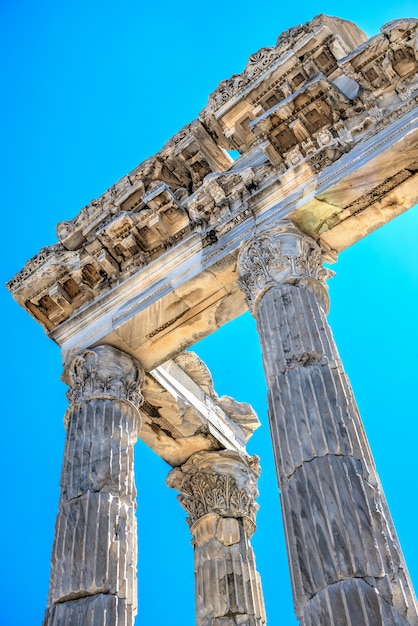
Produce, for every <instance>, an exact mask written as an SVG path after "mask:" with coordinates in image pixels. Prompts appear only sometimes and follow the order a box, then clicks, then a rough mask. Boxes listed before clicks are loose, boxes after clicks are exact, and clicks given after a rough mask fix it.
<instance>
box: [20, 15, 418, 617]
mask: <svg viewBox="0 0 418 626" xmlns="http://www.w3.org/2000/svg"><path fill="white" fill-rule="evenodd" d="M417 38H418V21H417V20H416V19H412V18H411V19H400V20H396V21H393V22H391V23H389V24H387V25H385V26H383V27H382V29H381V32H380V33H379V34H378V35H376V36H375V37H372V38H371V39H367V37H366V36H365V34H364V33H363V32H362V31H361V30H359V28H358V27H357V26H356V25H355V24H352V23H350V22H347V21H345V20H341V19H339V18H333V17H327V16H324V15H319V16H317V17H315V18H314V19H313V20H312V21H311V22H309V23H307V24H304V25H301V26H297V27H295V28H292V29H290V30H288V31H286V32H284V33H282V34H281V35H280V36H279V38H278V40H277V43H276V45H275V46H271V47H269V48H263V49H261V50H259V51H258V52H256V53H254V54H253V55H251V57H250V58H249V59H248V62H247V65H246V67H245V69H244V71H243V72H242V73H241V74H236V75H234V76H232V77H231V78H230V79H228V80H225V81H223V82H222V83H221V84H220V85H219V87H218V88H217V89H216V90H215V91H214V93H212V94H211V95H210V97H209V101H208V104H207V105H206V107H205V108H204V110H203V111H201V113H200V114H199V116H198V119H196V120H193V121H192V122H191V123H190V124H188V125H186V126H185V127H184V128H182V129H181V130H180V131H179V132H178V133H177V134H176V135H174V137H172V138H171V139H170V140H169V141H168V142H167V143H166V144H165V145H164V146H163V148H162V149H161V150H160V151H159V152H158V153H157V154H155V155H153V156H151V157H150V158H149V159H147V160H146V161H144V162H143V163H141V164H139V165H138V167H137V168H135V169H134V170H133V171H132V172H130V173H129V174H128V175H126V176H124V177H123V178H122V179H121V180H119V181H117V182H116V183H115V184H114V185H112V186H111V187H110V189H108V190H107V191H106V192H105V193H104V194H103V195H102V196H100V197H99V198H98V199H97V200H94V201H92V202H91V203H90V204H89V205H88V206H86V207H84V208H83V209H82V210H81V211H80V212H79V213H78V215H76V216H75V217H74V218H73V219H71V220H67V221H64V222H61V223H60V224H58V228H57V234H58V242H57V243H55V244H53V245H50V246H47V247H45V248H43V249H42V250H41V251H40V252H39V253H38V254H37V255H36V256H35V257H34V258H33V259H31V260H30V261H28V263H27V264H26V265H25V267H24V268H23V269H22V270H21V271H20V272H18V274H16V276H15V277H14V278H12V280H11V281H10V282H9V283H8V288H9V290H10V292H11V293H12V295H13V297H14V298H15V299H16V300H17V302H18V303H19V304H20V305H21V306H22V307H23V308H24V309H25V310H26V311H27V312H28V313H29V314H30V315H32V316H33V317H34V318H35V319H36V320H37V321H38V322H39V323H40V324H41V325H42V327H43V328H44V329H45V331H46V332H47V333H48V335H49V337H51V339H53V340H54V341H56V342H57V343H58V344H59V345H60V347H61V349H62V354H63V361H64V362H65V363H66V374H65V380H66V382H68V383H69V385H70V388H71V389H70V395H69V399H70V403H71V406H70V409H69V412H68V414H67V445H66V451H65V458H64V466H63V473H62V480H61V487H62V492H61V501H60V509H59V513H58V518H57V526H56V537H55V544H54V551H53V556H52V570H51V588H50V597H49V608H48V609H47V613H46V617H45V624H46V625H47V626H57V625H58V624H59V625H61V624H62V625H64V624H71V625H73V624H74V625H75V624H81V623H83V624H91V625H93V624H94V625H96V624H97V625H99V626H100V625H102V624H103V626H104V625H106V626H107V625H109V626H113V625H118V626H121V625H125V624H126V625H128V624H131V623H132V620H133V615H134V613H135V606H136V591H135V577H136V574H135V570H136V539H135V536H136V531H135V519H134V509H135V491H134V485H133V443H134V441H135V438H136V437H137V436H139V437H141V438H142V439H143V440H144V441H145V442H146V443H147V444H148V445H149V446H150V447H151V448H153V449H154V450H155V451H156V452H157V454H159V455H160V456H161V457H162V458H163V459H165V460H166V461H167V462H168V463H169V464H170V465H171V466H172V467H173V468H175V469H174V470H173V471H174V473H173V474H171V475H170V476H171V478H170V479H169V481H170V484H172V486H174V487H175V488H176V489H178V490H179V492H180V494H181V496H180V497H181V502H182V504H183V505H185V504H186V501H187V503H188V504H187V506H190V502H191V501H193V498H195V495H193V497H192V495H191V494H188V496H190V498H192V500H187V498H186V495H185V490H186V491H187V489H188V488H189V487H188V485H189V486H190V484H191V483H190V481H191V480H192V479H191V476H192V475H193V476H200V475H201V473H202V471H203V470H202V469H201V467H203V466H204V468H205V470H204V473H205V476H206V480H207V481H209V482H208V483H207V484H206V483H204V481H203V482H202V489H203V493H204V494H205V498H206V499H207V498H208V497H209V495H210V493H211V490H210V487H209V486H208V485H209V483H210V484H212V483H211V481H212V482H213V481H215V482H218V481H222V480H226V478H228V480H229V479H231V480H233V481H235V483H234V484H237V476H238V474H239V473H240V472H239V471H238V469H237V468H241V469H242V467H243V466H245V467H246V468H247V471H248V472H249V474H248V476H252V478H251V480H250V479H249V483H248V484H251V485H253V486H252V487H251V490H250V491H251V496H250V495H249V493H247V492H246V491H245V490H246V489H247V487H248V484H247V487H245V489H243V493H244V492H245V493H247V496H248V497H249V498H250V500H251V502H253V501H254V498H255V491H254V490H255V486H254V485H255V482H254V481H255V478H256V474H257V472H255V470H254V467H253V466H252V465H251V463H252V462H251V461H250V460H249V458H248V455H247V453H246V449H245V444H246V441H247V440H248V438H249V437H250V436H251V433H252V432H253V430H254V429H255V428H256V427H257V425H258V421H257V418H256V416H255V414H254V412H253V411H252V409H251V407H249V406H248V405H245V404H241V403H237V402H235V401H234V400H232V399H231V398H227V397H223V398H218V396H217V395H216V393H215V392H214V390H213V386H212V383H211V380H210V375H209V373H208V372H207V370H206V369H205V367H204V366H203V364H201V362H199V361H198V359H196V357H194V356H193V355H188V356H187V355H185V353H184V349H185V348H187V347H190V346H192V345H193V344H194V343H195V342H196V341H197V340H199V339H201V338H203V337H205V336H207V335H208V334H210V333H212V332H213V331H215V330H216V329H217V328H219V327H220V326H222V325H223V324H224V323H226V322H228V321H229V320H232V319H234V318H235V317H236V316H238V315H239V314H241V313H242V312H244V311H245V310H246V309H247V307H250V308H251V309H252V310H253V312H254V314H255V315H256V316H257V319H258V325H259V330H260V336H261V341H262V344H263V353H264V363H265V371H266V377H267V383H268V386H269V396H270V417H271V423H272V436H273V443H274V447H275V453H276V463H277V469H278V478H279V483H280V486H281V490H282V502H283V511H284V521H285V530H286V538H287V542H288V553H289V561H290V566H291V577H292V582H293V588H294V597H295V606H296V612H297V614H298V616H299V618H300V620H301V622H302V623H303V624H305V625H306V626H315V625H317V624H321V625H328V624H329V626H340V625H341V626H343V625H345V624H352V625H353V626H361V625H362V624H365V625H366V624H370V625H372V624H373V626H375V625H376V626H378V625H379V624H385V625H387V624H391V625H392V624H393V625H396V626H402V625H405V624H409V625H416V624H417V623H418V619H417V613H416V609H415V606H414V596H413V591H412V589H411V587H410V581H409V578H408V574H407V572H406V569H405V566H404V563H403V560H402V556H401V553H400V549H399V546H398V543H397V539H396V535H395V532H394V529H393V525H392V523H391V521H390V516H389V513H388V510H387V505H386V502H385V500H384V496H383V494H382V492H381V489H380V485H379V481H378V479H377V476H376V473H375V470H374V465H373V461H372V458H371V454H370V452H369V449H368V445H367V441H366V439H365V436H364V433H363V429H362V425H361V421H360V418H359V416H358V414H357V410H356V406H355V403H354V400H353V398H352V394H351V390H350V386H349V383H348V381H347V379H346V376H345V374H344V371H343V369H342V365H341V363H340V360H339V357H338V354H337V351H336V348H335V345H334V343H333V339H332V336H331V333H330V331H329V328H328V326H327V322H326V319H325V315H326V310H327V293H326V289H325V286H324V285H325V279H326V278H327V273H328V270H325V269H324V267H323V265H322V261H324V260H325V261H328V262H332V261H333V260H335V259H336V257H337V254H338V253H339V252H340V251H341V250H344V249H345V248H347V247H348V246H350V245H352V244H353V243H355V242H356V241H358V240H359V239H361V238H362V237H364V236H366V235H367V234H368V233H370V232H371V231H373V230H374V229H376V228H378V227H379V226H381V225H383V224H385V223H386V222H388V221H390V220H391V219H393V218H394V217H396V216H397V215H399V214H400V213H402V212H403V211H405V210H407V209H408V208H410V207H411V206H413V205H414V204H416V202H417V200H418V191H417V190H418V184H417V171H418V116H417V102H418V50H417ZM228 151H230V152H231V151H236V152H238V153H239V157H238V158H237V159H236V160H235V161H233V160H232V158H231V157H230V156H229V153H228ZM283 219H286V220H287V221H286V224H285V225H284V226H283V223H282V220H283ZM280 224H282V225H281V226H280ZM278 228H279V231H280V232H279V231H278V230H277V229H278ZM295 228H297V230H295ZM268 233H270V234H268ZM295 246H296V247H295ZM240 250H241V252H240ZM244 251H245V252H244ZM238 256H239V262H238V268H237V259H238ZM110 354H114V355H118V356H117V357H115V358H114V359H113V358H110V357H109V355H110ZM93 381H96V382H94V383H93ZM98 383H100V384H98ZM128 383H129V384H128ZM89 385H90V386H89ZM141 423H142V427H141V428H140V427H139V425H140V424H141ZM221 458H224V459H226V458H228V459H229V460H228V464H227V466H228V469H226V465H225V464H224V465H222V467H223V470H225V472H226V473H225V472H224V473H222V472H220V471H219V459H221ZM202 463H203V465H202ZM242 464H244V465H242ZM199 467H200V469H196V468H199ZM191 468H193V471H192V469H191ZM257 471H258V470H257ZM196 472H197V473H196ZM199 472H200V473H199ZM236 472H238V474H237V473H236ZM251 472H252V473H251ZM254 472H255V473H254ZM173 477H175V478H173ZM193 480H195V479H193ZM196 480H197V479H196ZM193 484H194V483H193ZM205 485H206V486H205ZM225 493H226V492H225ZM224 495H225V494H224ZM184 498H186V500H185V499H184ZM187 506H186V508H187ZM187 510H188V511H189V514H190V510H189V509H187ZM247 513H248V511H247V512H246V513H244V512H243V509H242V507H241V508H239V507H238V509H237V508H236V507H235V508H234V507H231V506H230V507H229V508H228V507H226V508H225V509H222V510H220V509H219V507H218V508H217V507H213V506H211V507H209V508H208V510H207V513H206V514H205V515H204V516H203V517H198V518H196V519H195V520H194V521H193V524H192V527H191V531H192V535H193V537H194V542H195V555H196V580H197V588H196V598H197V619H198V623H199V625H200V626H209V623H210V624H211V626H213V625H214V624H216V625H217V626H218V625H219V626H221V624H222V626H235V624H236V625H238V624H239V625H240V626H244V625H246V626H252V625H253V624H257V625H258V624H263V623H264V621H265V618H264V612H263V602H262V596H261V585H260V583H259V579H258V575H257V573H256V569H255V564H254V560H253V556H252V549H251V546H250V544H249V541H248V540H249V536H250V534H251V532H252V526H251V524H254V520H255V518H254V516H252V515H248V516H247ZM192 519H194V518H193V516H192ZM248 519H251V524H249V523H248ZM97 529H99V530H97ZM96 531H97V532H96ZM202 542H203V543H202ZM213 546H216V550H215V553H216V554H218V552H217V550H218V548H219V555H218V556H219V559H218V560H219V563H223V564H224V565H225V564H227V565H225V568H226V569H225V571H224V570H222V571H223V572H224V573H223V574H222V572H221V570H219V569H217V568H218V565H217V563H218V560H217V558H218V557H216V556H215V553H213V551H212V547H213ZM205 551H206V552H205ZM203 553H205V555H206V556H205V557H203V556H202V555H203ZM238 556H239V558H238ZM224 565H222V567H224ZM219 567H221V566H219ZM222 567H221V569H222ZM205 568H206V569H205ZM203 571H205V575H204V577H205V578H204V580H205V583H204V584H203V582H202V580H203V579H202V575H203V574H202V572H203ZM225 572H226V579H228V581H229V582H228V585H229V583H230V582H231V580H232V579H231V580H230V578H231V577H234V576H235V577H236V579H234V580H235V583H236V584H235V583H234V585H235V586H234V585H232V586H230V585H229V586H228V585H227V587H225V585H224V583H223V582H221V581H224V580H226V579H225V575H224V574H225ZM228 577H229V578H228ZM225 584H226V583H225ZM231 584H232V583H231ZM226 589H230V590H232V589H234V591H233V593H234V594H235V593H236V594H238V595H239V594H240V593H241V591H242V590H243V589H246V590H249V591H248V594H249V595H247V596H245V598H244V599H242V601H241V600H240V601H238V599H237V597H238V596H237V597H236V598H235V600H234V601H232V596H231V597H229V596H228V598H229V599H228V598H227V592H226ZM208 590H209V591H208ZM220 590H221V591H220ZM228 593H229V592H228ZM231 593H232V591H231ZM205 594H206V595H205ZM207 594H209V595H207ZM212 596H214V597H213V598H212ZM215 596H216V598H215ZM240 597H241V596H240ZM210 600H213V602H212V605H211V602H210ZM216 607H217V608H216ZM211 611H212V612H211ZM208 620H209V621H208ZM210 620H212V621H210Z"/></svg>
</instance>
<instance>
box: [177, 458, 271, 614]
mask: <svg viewBox="0 0 418 626" xmlns="http://www.w3.org/2000/svg"><path fill="white" fill-rule="evenodd" d="M258 476H259V465H258V458H257V457H252V458H249V457H243V456H242V455H240V454H238V453H237V452H233V451H229V450H223V451H220V452H196V453H195V454H193V455H192V456H191V457H190V459H189V460H188V461H187V462H186V463H185V464H184V465H182V466H181V467H179V468H175V469H173V470H172V471H171V472H170V474H169V475H168V479H167V484H168V485H169V486H170V487H172V488H174V489H176V490H177V491H179V492H180V495H179V501H180V504H181V505H182V506H183V507H184V508H185V510H186V511H187V513H188V514H189V517H188V518H187V521H188V523H189V526H190V532H191V534H192V536H193V541H192V543H193V546H194V563H195V566H194V567H195V587H196V623H197V626H262V625H263V624H265V623H266V619H265V611H264V601H263V596H262V591H261V582H260V576H259V574H258V572H257V570H256V565H255V558H254V553H253V549H252V547H251V542H250V537H251V536H252V534H253V533H254V530H255V514H256V510H257V508H258V506H257V504H256V503H255V499H256V497H257V495H258V492H257V478H258Z"/></svg>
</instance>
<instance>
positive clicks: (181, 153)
mask: <svg viewBox="0 0 418 626" xmlns="http://www.w3.org/2000/svg"><path fill="white" fill-rule="evenodd" d="M417 24H418V22H417V20H416V19H400V20H396V21H394V22H391V23H390V24H387V25H385V26H384V27H383V28H382V30H381V33H380V34H378V35H376V36H375V37H372V38H371V39H369V40H367V38H366V36H365V35H364V33H362V32H361V31H360V30H359V29H358V28H357V27H356V26H355V25H354V24H351V23H350V22H347V21H345V20H340V19H338V18H330V17H327V16H324V15H320V16H317V17H316V18H314V19H313V20H312V21H311V22H309V23H307V24H304V25H301V26H298V27H296V28H293V29H290V30H288V31H286V32H285V33H282V35H280V37H279V39H278V41H277V44H276V46H271V47H269V48H263V49H261V50H259V51H258V52H256V53H255V54H253V55H251V57H250V58H249V60H248V63H247V66H246V67H245V69H244V71H243V72H242V73H241V74H237V75H234V76H233V77H231V78H230V79H228V80H226V81H223V82H222V83H221V84H220V85H219V87H218V89H217V90H216V91H215V92H214V93H213V94H211V96H210V98H209V102H208V104H207V106H206V107H205V109H204V110H203V111H202V112H201V114H200V115H199V119H198V120H195V121H193V122H191V123H190V124H188V125H187V126H185V127H184V128H183V129H181V130H180V131H179V132H178V133H177V134H176V135H175V136H174V137H173V138H172V139H170V140H169V141H168V142H167V144H166V145H165V146H164V147H163V148H162V149H161V151H159V152H158V153H157V154H156V155H154V156H153V157H151V158H149V159H147V160H146V161H145V162H143V163H141V164H140V165H138V167H137V168H135V169H134V170H133V171H132V172H131V173H130V174H128V175H127V176H125V177H123V178H122V179H121V180H120V181H118V182H117V183H115V184H114V185H112V187H111V188H110V189H109V190H107V191H106V192H105V193H104V194H103V195H102V196H101V197H100V198H98V199H97V200H94V201H92V202H91V203H90V204H89V205H88V206H86V207H84V208H83V209H82V210H81V212H80V213H79V214H78V215H77V216H76V217H75V218H74V219H73V220H70V221H66V222H63V223H61V224H60V225H59V226H58V238H59V242H58V243H56V244H54V245H52V246H48V247H46V248H44V249H42V250H41V251H40V252H39V254H38V255H37V256H36V257H35V258H34V259H31V260H30V261H29V262H28V263H27V264H26V266H25V267H24V268H23V269H22V270H21V272H19V273H18V274H17V275H16V276H15V277H14V278H13V279H12V280H11V281H10V283H9V289H10V291H11V292H12V294H13V296H14V297H15V298H16V300H17V301H18V302H19V303H20V304H21V305H22V306H23V307H24V308H25V309H26V310H27V311H28V312H29V313H30V314H31V315H33V316H34V317H35V319H36V320H37V321H39V322H40V323H41V324H42V326H43V327H44V328H45V329H46V330H47V332H48V333H49V334H50V336H51V337H52V338H53V339H54V340H55V341H56V342H57V343H58V344H59V345H60V346H61V347H62V350H63V353H64V354H66V353H67V352H69V351H71V350H72V349H79V348H82V347H85V348H87V347H89V346H92V345H97V344H100V343H108V344H112V345H114V346H115V347H118V348H120V349H121V350H123V351H125V352H127V353H129V354H132V356H134V357H136V358H137V359H138V360H139V361H140V362H141V363H142V364H143V366H144V367H145V369H146V370H147V371H149V370H151V369H153V368H155V367H157V366H159V365H161V363H163V362H165V361H167V360H168V359H171V358H173V357H174V356H176V354H178V353H179V352H180V351H181V350H183V349H184V348H186V347H188V346H190V345H192V344H193V343H195V342H196V341H197V340H198V339H200V338H202V337H204V336H206V335H208V334H209V333H211V332H213V331H214V330H216V329H217V328H219V327H220V326H222V325H223V324H224V323H225V322H227V321H229V320H231V319H233V318H234V317H236V316H237V315H239V314H240V313H242V312H243V311H244V310H245V308H246V305H245V301H244V298H243V296H242V293H241V292H240V290H239V289H238V288H237V284H236V283H237V274H236V257H237V252H238V247H239V245H240V243H241V242H242V241H243V240H246V239H248V238H250V237H251V234H252V232H253V231H254V228H256V227H260V226H264V227H267V226H268V225H269V224H270V225H274V223H275V222H276V221H277V220H278V219H281V218H283V217H286V216H288V217H290V218H291V219H292V220H293V222H294V223H296V224H297V225H299V226H300V228H301V229H302V230H303V231H304V232H306V233H307V234H309V235H310V236H311V237H312V238H313V239H315V241H317V242H318V243H319V244H320V245H321V247H322V248H323V249H324V250H327V251H328V253H329V258H332V257H333V258H335V253H336V252H339V251H341V250H343V249H344V248H346V247H347V246H349V245H351V244H352V243H354V242H355V241H357V240H358V239H360V238H362V237H364V236H365V235H367V234H368V233H369V232H371V231H372V230H374V229H375V228H377V227H379V226H381V225H382V224H385V223H386V222H388V221H389V220H391V219H393V218H394V217H396V216H397V215H399V214H400V213H402V212H403V211H405V210H406V209H408V208H410V207H411V206H413V205H414V204H416V203H417V201H418V192H417V189H418V185H417V176H418V174H417V172H418V120H417V115H416V110H417V101H418V48H417V40H418V38H417V32H418V31H417ZM231 149H235V150H238V152H239V153H240V155H241V156H240V157H239V158H238V159H237V160H236V161H235V162H233V161H232V159H231V157H230V156H229V155H228V153H227V152H226V150H231Z"/></svg>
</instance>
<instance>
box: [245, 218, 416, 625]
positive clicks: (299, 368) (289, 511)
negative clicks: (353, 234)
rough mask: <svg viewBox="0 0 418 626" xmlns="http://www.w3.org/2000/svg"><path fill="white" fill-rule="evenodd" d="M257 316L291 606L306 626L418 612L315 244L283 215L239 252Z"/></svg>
mask: <svg viewBox="0 0 418 626" xmlns="http://www.w3.org/2000/svg"><path fill="white" fill-rule="evenodd" d="M238 270H239V274H240V279H239V284H240V286H241V288H242V289H243V290H244V292H245V294H246V298H247V302H248V305H249V307H250V309H251V310H252V312H253V314H254V315H255V317H256V319H257V326H258V332H259V336H260V341H261V346H262V352H263V364H264V370H265V375H266V379H267V385H268V390H269V391H268V396H269V419H270V427H271V434H272V440H273V449H274V454H275V461H276V467H277V475H278V481H279V486H280V490H281V503H282V510H283V517H284V526H285V534H286V543H287V551H288V558H289V564H290V570H291V579H292V586H293V594H294V602H295V609H296V614H297V616H298V618H299V620H300V621H301V624H303V625H304V626H314V625H316V624H321V626H345V625H347V624H351V625H353V626H370V625H371V624H373V626H379V625H385V626H386V625H389V624H390V625H391V626H394V625H396V626H406V625H407V624H416V623H417V621H418V616H417V610H416V603H415V598H414V593H413V590H412V585H411V581H410V578H409V576H408V573H407V569H406V565H405V562H404V559H403V556H402V553H401V548H400V545H399V542H398V539H397V537H396V533H395V530H394V527H393V523H392V521H391V518H390V515H389V511H388V507H387V504H386V500H385V497H384V494H383V492H382V488H381V485H380V482H379V479H378V476H377V474H376V470H375V466H374V462H373V458H372V455H371V452H370V449H369V445H368V442H367V438H366V435H365V432H364V428H363V425H362V422H361V418H360V416H359V413H358V410H357V406H356V403H355V400H354V397H353V393H352V390H351V387H350V384H349V381H348V378H347V376H346V374H345V373H344V369H343V366H342V363H341V360H340V357H339V355H338V352H337V348H336V346H335V342H334V339H333V337H332V333H331V330H330V327H329V326H328V323H327V320H326V314H327V312H328V293H327V288H326V279H327V278H328V277H329V276H330V274H332V272H330V270H328V269H326V268H324V267H323V265H322V262H321V250H320V248H319V247H318V246H317V244H316V243H315V242H314V241H313V240H312V239H310V238H309V237H306V236H305V235H304V234H302V233H301V232H300V231H299V230H298V229H296V227H294V226H293V224H292V223H291V222H290V221H288V220H284V221H283V222H279V223H278V224H277V225H276V227H275V228H274V229H272V230H270V231H265V232H259V233H255V234H254V236H253V237H252V238H251V240H250V241H248V242H247V243H246V244H244V245H243V247H242V249H241V251H240V255H239V258H238Z"/></svg>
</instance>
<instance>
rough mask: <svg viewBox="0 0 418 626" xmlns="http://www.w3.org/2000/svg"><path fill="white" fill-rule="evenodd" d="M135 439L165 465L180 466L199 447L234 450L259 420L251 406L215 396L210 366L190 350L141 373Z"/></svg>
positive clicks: (240, 449) (242, 448) (241, 449)
mask: <svg viewBox="0 0 418 626" xmlns="http://www.w3.org/2000/svg"><path fill="white" fill-rule="evenodd" d="M143 395H144V402H143V404H142V405H141V409H140V410H141V415H142V428H141V431H140V433H139V437H140V438H141V439H142V441H144V442H145V443H146V444H148V445H149V446H150V447H151V448H152V449H153V450H154V451H155V452H156V453H157V454H158V455H159V456H161V457H162V458H163V459H164V460H165V461H167V463H169V464H170V465H171V466H173V467H175V466H177V465H182V464H183V463H185V461H187V459H188V458H189V457H190V456H191V455H192V454H193V453H194V452H198V451H200V450H221V449H224V448H225V449H227V450H235V451H237V452H240V453H242V454H245V453H246V451H245V444H246V442H247V441H248V439H249V438H250V436H251V435H252V433H253V431H254V430H255V429H256V428H258V426H259V425H260V422H259V421H258V417H257V415H256V414H255V412H254V410H253V409H252V407H251V406H250V405H249V404H247V403H245V402H237V401H236V400H234V399H233V398H230V397H229V396H222V397H220V398H219V397H218V395H217V393H216V392H215V390H214V388H213V382H212V377H211V375H210V373H209V370H208V369H207V367H206V366H205V365H204V363H203V362H202V361H201V360H200V359H199V357H198V356H197V355H196V354H194V353H193V352H183V353H180V354H179V355H177V357H175V359H173V360H170V361H167V362H166V363H163V365H161V366H159V367H157V368H156V369H154V370H152V371H151V372H150V373H149V374H147V375H146V377H145V384H144V387H143Z"/></svg>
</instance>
